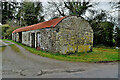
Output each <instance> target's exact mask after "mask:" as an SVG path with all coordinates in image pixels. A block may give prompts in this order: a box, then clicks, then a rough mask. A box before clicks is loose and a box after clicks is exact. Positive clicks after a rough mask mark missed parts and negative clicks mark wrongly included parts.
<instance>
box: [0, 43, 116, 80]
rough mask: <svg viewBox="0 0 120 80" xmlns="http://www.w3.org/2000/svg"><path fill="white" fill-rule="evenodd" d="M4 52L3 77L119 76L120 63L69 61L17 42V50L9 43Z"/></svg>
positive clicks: (6, 44)
mask: <svg viewBox="0 0 120 80" xmlns="http://www.w3.org/2000/svg"><path fill="white" fill-rule="evenodd" d="M0 42H2V41H0ZM2 43H3V44H2V45H5V46H6V48H5V50H4V52H3V53H2V77H3V78H117V77H118V63H117V62H112V63H81V62H68V61H59V60H55V59H50V58H46V57H41V56H38V55H35V54H32V53H30V52H28V51H27V50H25V49H24V48H23V47H21V46H19V45H17V44H15V45H16V46H17V47H18V48H19V49H20V52H15V51H14V49H12V48H11V47H10V46H9V44H14V43H12V42H10V43H4V42H2Z"/></svg>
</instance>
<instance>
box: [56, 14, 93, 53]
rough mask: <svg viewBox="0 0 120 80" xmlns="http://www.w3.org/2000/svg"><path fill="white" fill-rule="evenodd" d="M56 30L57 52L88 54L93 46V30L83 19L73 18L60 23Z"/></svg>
mask: <svg viewBox="0 0 120 80" xmlns="http://www.w3.org/2000/svg"><path fill="white" fill-rule="evenodd" d="M56 28H58V29H59V31H58V33H56V51H57V52H59V53H62V54H66V53H75V52H87V51H90V50H91V49H92V46H93V30H92V28H91V27H90V25H89V23H88V22H87V21H85V20H84V19H82V18H81V17H77V16H71V17H67V18H65V19H64V20H62V22H60V23H59V24H58V25H57V26H56Z"/></svg>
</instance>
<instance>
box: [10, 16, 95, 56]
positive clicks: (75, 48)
mask: <svg viewBox="0 0 120 80" xmlns="http://www.w3.org/2000/svg"><path fill="white" fill-rule="evenodd" d="M12 40H14V41H16V42H20V43H22V44H25V45H27V46H30V47H32V48H37V49H40V50H44V51H49V52H53V53H61V54H68V53H75V52H87V51H92V46H93V30H92V28H91V26H90V24H89V23H88V22H87V21H86V20H84V19H83V18H81V17H77V16H65V17H61V18H57V19H52V20H49V21H46V22H41V23H38V24H34V25H31V26H27V27H22V28H19V29H16V30H14V31H13V33H12Z"/></svg>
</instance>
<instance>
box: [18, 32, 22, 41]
mask: <svg viewBox="0 0 120 80" xmlns="http://www.w3.org/2000/svg"><path fill="white" fill-rule="evenodd" d="M18 34H19V43H22V32H19V33H18Z"/></svg>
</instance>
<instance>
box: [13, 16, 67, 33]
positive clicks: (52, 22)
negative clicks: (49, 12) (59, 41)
mask: <svg viewBox="0 0 120 80" xmlns="http://www.w3.org/2000/svg"><path fill="white" fill-rule="evenodd" d="M66 17H67V16H65V17H61V18H57V19H53V20H49V21H46V22H41V23H38V24H34V25H31V26H27V27H22V28H18V29H16V30H14V31H13V32H12V33H15V32H22V31H30V30H36V29H42V28H47V27H51V26H53V27H55V26H56V25H57V24H58V23H59V22H60V21H61V20H62V19H64V18H66Z"/></svg>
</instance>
